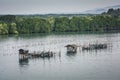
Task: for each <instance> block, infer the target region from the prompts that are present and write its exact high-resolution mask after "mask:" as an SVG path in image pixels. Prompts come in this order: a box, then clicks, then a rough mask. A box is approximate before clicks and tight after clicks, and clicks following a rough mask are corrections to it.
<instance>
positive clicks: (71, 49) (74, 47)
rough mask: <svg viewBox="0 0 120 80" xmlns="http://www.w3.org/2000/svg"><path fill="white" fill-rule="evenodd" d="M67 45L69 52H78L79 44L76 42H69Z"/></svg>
mask: <svg viewBox="0 0 120 80" xmlns="http://www.w3.org/2000/svg"><path fill="white" fill-rule="evenodd" d="M65 47H67V53H76V52H77V47H78V46H77V45H75V44H68V45H66V46H65Z"/></svg>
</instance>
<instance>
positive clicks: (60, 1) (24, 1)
mask: <svg viewBox="0 0 120 80" xmlns="http://www.w3.org/2000/svg"><path fill="white" fill-rule="evenodd" d="M119 4H120V0H0V14H49V13H79V12H83V11H86V10H91V9H96V8H103V7H107V6H113V5H119Z"/></svg>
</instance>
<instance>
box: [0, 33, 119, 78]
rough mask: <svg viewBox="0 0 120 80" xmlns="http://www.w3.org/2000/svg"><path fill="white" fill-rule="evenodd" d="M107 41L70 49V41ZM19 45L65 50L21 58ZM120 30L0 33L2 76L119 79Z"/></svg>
mask: <svg viewBox="0 0 120 80" xmlns="http://www.w3.org/2000/svg"><path fill="white" fill-rule="evenodd" d="M96 41H98V42H100V43H102V42H103V43H104V42H107V43H109V44H110V45H111V46H110V47H108V48H106V49H99V50H97V49H95V50H82V48H81V47H79V48H78V49H77V52H76V53H67V50H66V48H65V47H64V46H65V45H67V44H77V45H88V44H89V43H95V42H96ZM19 49H28V50H29V51H30V53H31V52H34V51H36V52H37V51H49V50H51V51H54V52H61V55H60V56H54V57H52V58H24V59H20V58H19V54H18V53H19V52H18V50H19ZM119 52H120V33H110V34H57V35H56V34H49V35H47V34H45V35H44V34H42V35H41V34H32V35H19V36H0V80H99V79H107V80H119V79H120V77H119V74H120V71H119V69H120V54H119Z"/></svg>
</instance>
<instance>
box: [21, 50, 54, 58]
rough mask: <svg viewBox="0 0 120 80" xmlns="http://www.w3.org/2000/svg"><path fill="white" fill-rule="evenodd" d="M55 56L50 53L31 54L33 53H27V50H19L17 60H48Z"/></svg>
mask: <svg viewBox="0 0 120 80" xmlns="http://www.w3.org/2000/svg"><path fill="white" fill-rule="evenodd" d="M53 56H55V53H54V52H52V51H46V52H45V51H42V52H37V53H36V52H33V53H29V50H24V49H19V58H21V59H26V58H37V57H41V58H45V57H46V58H50V57H53Z"/></svg>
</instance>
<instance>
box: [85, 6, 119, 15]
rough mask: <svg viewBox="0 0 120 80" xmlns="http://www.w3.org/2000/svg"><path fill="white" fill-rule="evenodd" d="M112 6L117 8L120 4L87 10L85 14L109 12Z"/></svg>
mask: <svg viewBox="0 0 120 80" xmlns="http://www.w3.org/2000/svg"><path fill="white" fill-rule="evenodd" d="M110 8H113V9H117V8H120V5H115V6H108V7H104V8H98V9H93V10H87V11H85V12H83V13H84V14H101V13H103V12H107V11H108V9H110Z"/></svg>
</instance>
